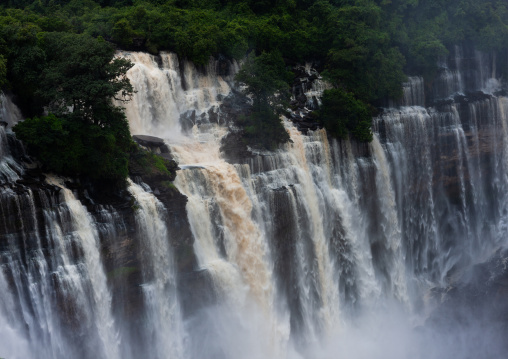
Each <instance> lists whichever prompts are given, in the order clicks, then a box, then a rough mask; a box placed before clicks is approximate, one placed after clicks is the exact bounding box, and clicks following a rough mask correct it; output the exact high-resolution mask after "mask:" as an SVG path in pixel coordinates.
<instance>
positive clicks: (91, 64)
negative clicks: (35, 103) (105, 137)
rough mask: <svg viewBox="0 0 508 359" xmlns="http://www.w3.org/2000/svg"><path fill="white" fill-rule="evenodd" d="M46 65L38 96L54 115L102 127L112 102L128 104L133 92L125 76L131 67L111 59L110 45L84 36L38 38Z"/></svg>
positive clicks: (111, 49) (67, 34) (113, 51)
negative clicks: (44, 54) (67, 116)
mask: <svg viewBox="0 0 508 359" xmlns="http://www.w3.org/2000/svg"><path fill="white" fill-rule="evenodd" d="M42 47H43V48H44V50H45V53H46V57H47V64H46V66H45V68H44V70H43V71H42V75H41V79H40V87H39V90H38V94H39V95H40V96H41V97H42V98H43V99H44V100H45V101H46V103H47V104H48V106H49V110H50V111H51V112H53V113H55V114H56V115H57V116H58V115H64V114H68V113H69V112H70V113H72V115H73V117H74V118H79V119H81V120H83V121H86V122H89V123H93V124H95V125H99V126H104V125H105V124H106V123H107V121H108V116H107V114H108V112H109V111H112V110H114V107H115V106H114V104H113V99H117V100H120V101H127V100H129V98H130V96H131V95H132V92H133V88H132V85H131V84H130V82H129V79H128V78H127V77H126V72H127V71H128V70H129V69H130V68H131V67H132V66H133V64H132V63H131V62H130V61H128V60H126V59H123V58H113V57H114V53H115V49H114V48H113V46H111V44H109V43H107V42H105V41H104V40H101V39H94V38H92V37H90V36H88V35H76V34H69V33H47V34H45V35H44V36H43V38H42Z"/></svg>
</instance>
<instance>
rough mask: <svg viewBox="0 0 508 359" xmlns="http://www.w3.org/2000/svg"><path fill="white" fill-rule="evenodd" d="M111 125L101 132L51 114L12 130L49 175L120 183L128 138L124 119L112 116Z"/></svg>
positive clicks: (124, 175) (122, 176)
mask: <svg viewBox="0 0 508 359" xmlns="http://www.w3.org/2000/svg"><path fill="white" fill-rule="evenodd" d="M111 116H112V117H114V119H112V122H113V124H112V125H111V129H110V130H104V129H103V128H101V127H100V126H97V125H94V124H86V123H84V122H82V121H78V120H76V119H74V118H72V116H66V117H63V118H59V117H56V116H55V115H53V114H50V115H48V116H43V117H33V118H28V119H26V120H25V121H23V122H20V123H18V124H17V125H16V126H15V127H14V131H15V132H16V136H17V137H18V138H19V139H20V140H22V141H23V142H24V143H26V144H27V146H28V150H29V152H30V153H32V154H34V155H35V156H36V157H37V158H38V159H40V160H41V161H42V162H43V166H44V168H45V169H46V170H48V171H53V172H56V173H59V174H63V175H69V176H75V175H80V176H86V177H88V178H90V179H92V180H110V181H119V180H122V179H124V178H126V177H127V174H128V169H127V165H128V162H127V152H126V151H125V147H126V146H125V144H126V143H129V141H130V135H129V131H128V127H127V121H126V119H125V115H124V114H123V113H122V112H121V111H115V112H112V113H111Z"/></svg>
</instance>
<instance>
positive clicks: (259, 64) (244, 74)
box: [235, 52, 293, 150]
mask: <svg viewBox="0 0 508 359" xmlns="http://www.w3.org/2000/svg"><path fill="white" fill-rule="evenodd" d="M235 78H236V80H237V81H239V82H240V83H241V84H243V85H244V94H245V95H248V96H250V97H251V98H252V111H251V112H250V113H249V114H248V115H247V116H242V117H241V118H239V119H238V121H237V123H238V124H239V125H241V126H242V127H243V129H244V131H243V139H244V141H246V143H247V144H248V145H250V146H251V147H257V148H261V149H268V150H273V149H275V148H276V147H277V146H278V145H279V144H281V143H284V142H287V141H288V140H289V135H288V133H287V132H286V130H285V129H284V126H283V125H282V123H281V121H280V114H281V113H282V112H283V111H284V108H285V107H284V106H285V105H286V106H287V100H288V98H289V95H290V92H289V82H290V80H292V78H293V75H292V73H291V72H289V71H288V70H286V66H285V64H284V60H283V59H282V56H281V55H280V53H278V52H272V53H265V52H264V53H262V54H261V55H259V56H258V57H254V56H249V57H248V58H247V60H246V61H245V64H244V65H243V66H242V68H241V70H240V71H239V72H238V73H237V74H236V77H235Z"/></svg>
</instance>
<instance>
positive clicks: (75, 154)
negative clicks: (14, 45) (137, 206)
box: [10, 32, 133, 181]
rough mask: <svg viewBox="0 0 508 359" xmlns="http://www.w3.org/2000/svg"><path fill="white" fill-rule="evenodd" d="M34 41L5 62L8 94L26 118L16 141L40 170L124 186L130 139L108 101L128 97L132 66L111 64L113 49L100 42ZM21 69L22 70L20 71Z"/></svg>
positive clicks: (79, 38)
mask: <svg viewBox="0 0 508 359" xmlns="http://www.w3.org/2000/svg"><path fill="white" fill-rule="evenodd" d="M34 36H35V39H33V40H32V41H31V42H30V43H29V44H28V45H26V46H25V47H24V48H21V49H19V50H18V51H17V52H16V53H15V54H13V55H12V56H13V66H12V73H11V74H10V76H11V78H12V79H13V80H15V81H13V83H14V84H15V85H13V87H14V88H17V89H19V91H16V93H17V94H18V96H19V97H20V100H21V102H24V103H26V104H30V106H29V107H28V108H27V112H28V113H30V114H32V115H33V117H31V118H27V119H26V120H25V121H23V122H20V123H19V124H17V125H16V126H15V127H14V131H15V132H16V135H17V137H18V138H19V139H21V140H22V141H24V142H25V144H27V146H28V150H29V151H30V153H32V154H34V155H36V156H37V157H38V158H39V159H40V160H41V161H42V162H43V165H44V167H45V169H46V170H49V171H54V172H56V173H60V174H64V175H79V176H86V177H89V178H90V179H92V180H99V179H100V180H110V181H118V180H122V179H124V178H126V177H127V174H128V151H129V149H130V145H131V137H130V133H129V126H128V123H127V120H126V118H125V114H124V113H123V110H122V109H121V108H120V107H118V106H116V105H115V104H114V103H113V100H114V99H117V100H118V101H122V100H127V99H128V98H129V96H130V95H131V94H132V91H133V89H132V86H131V84H130V83H129V81H128V79H127V78H126V77H125V73H126V72H127V70H128V69H129V68H130V67H131V66H132V64H131V63H130V62H129V61H127V60H125V59H120V58H115V59H113V56H114V51H115V50H114V48H113V46H111V44H109V43H107V42H106V41H104V40H102V39H100V38H99V39H94V38H92V37H90V36H88V35H79V34H72V33H60V32H50V33H35V34H34ZM26 63H30V64H31V66H30V68H29V69H27V68H26V67H25V66H22V64H26ZM43 111H46V112H49V113H50V114H49V115H47V116H44V115H43Z"/></svg>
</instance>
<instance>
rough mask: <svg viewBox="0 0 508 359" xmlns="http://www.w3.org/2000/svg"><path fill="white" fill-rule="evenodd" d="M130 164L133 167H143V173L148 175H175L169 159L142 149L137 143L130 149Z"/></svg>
mask: <svg viewBox="0 0 508 359" xmlns="http://www.w3.org/2000/svg"><path fill="white" fill-rule="evenodd" d="M130 166H131V168H134V167H138V168H141V169H142V171H143V173H144V174H146V175H148V176H154V175H155V176H168V177H172V176H173V174H172V173H171V170H170V164H169V163H168V160H166V159H164V158H162V157H161V156H159V155H157V154H155V153H153V152H149V151H145V150H143V149H141V148H140V147H139V146H138V145H137V144H135V143H133V144H132V145H131V149H130Z"/></svg>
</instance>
